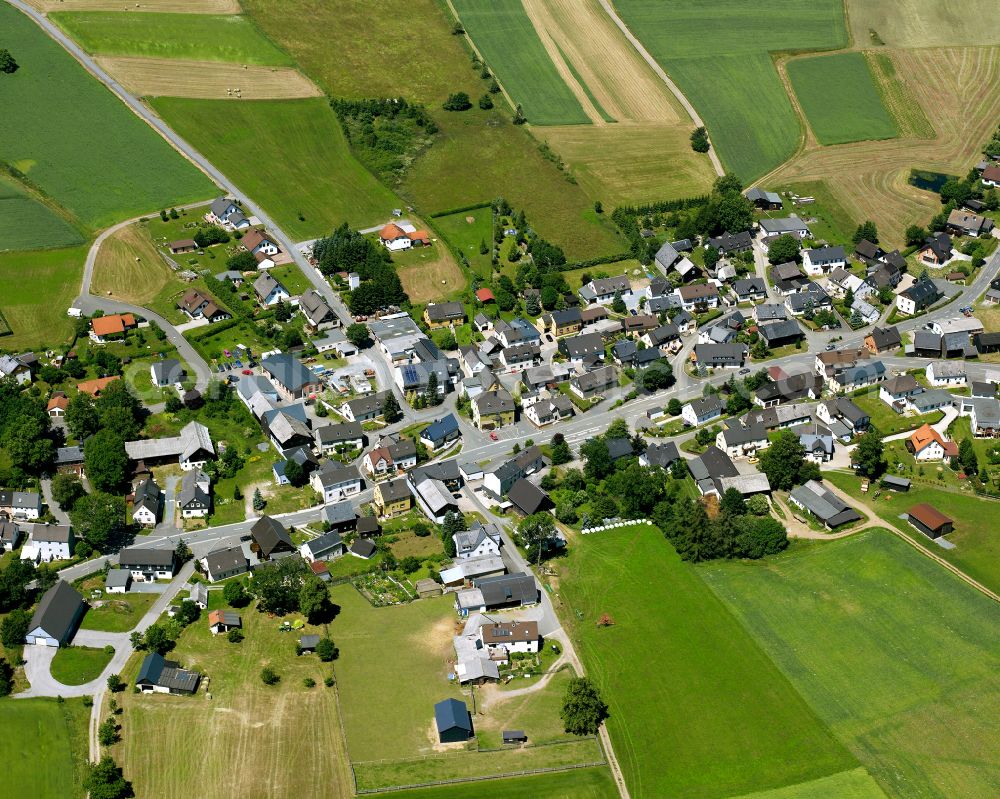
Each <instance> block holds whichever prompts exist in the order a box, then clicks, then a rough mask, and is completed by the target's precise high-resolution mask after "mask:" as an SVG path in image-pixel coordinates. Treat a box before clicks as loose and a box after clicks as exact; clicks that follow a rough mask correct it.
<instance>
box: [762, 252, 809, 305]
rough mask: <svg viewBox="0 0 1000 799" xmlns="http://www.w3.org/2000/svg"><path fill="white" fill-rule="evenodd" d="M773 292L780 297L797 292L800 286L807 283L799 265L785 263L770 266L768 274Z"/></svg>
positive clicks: (807, 279)
mask: <svg viewBox="0 0 1000 799" xmlns="http://www.w3.org/2000/svg"><path fill="white" fill-rule="evenodd" d="M768 274H769V275H770V277H771V283H773V284H774V290H775V291H776V292H778V294H780V295H781V296H782V297H787V296H788V295H790V294H794V293H795V292H797V291H798V290H799V289H800V288H802V286H804V285H805V284H806V283H808V282H809V278H807V277H806V276H805V275H804V274H802V270H801V269H799V265H798V264H797V263H795V262H794V261H786V262H785V263H782V264H776V265H775V266H772V267H771V269H770V271H769V273H768Z"/></svg>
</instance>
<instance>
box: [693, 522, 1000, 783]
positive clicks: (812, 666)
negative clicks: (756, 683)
mask: <svg viewBox="0 0 1000 799" xmlns="http://www.w3.org/2000/svg"><path fill="white" fill-rule="evenodd" d="M698 571H699V573H700V574H701V575H702V577H703V578H704V580H705V582H706V583H707V584H708V585H709V586H711V588H712V590H713V591H715V593H716V594H717V596H718V597H719V598H720V599H722V601H724V602H725V603H726V605H727V606H728V607H729V609H730V610H731V611H732V612H733V613H734V614H735V615H736V617H737V618H738V619H739V620H740V622H741V623H742V624H743V625H744V627H745V628H746V629H747V630H748V631H749V633H750V634H751V635H752V636H753V637H754V638H755V639H756V640H757V642H758V643H759V644H760V645H761V646H762V647H763V648H764V650H765V651H766V652H767V653H768V655H770V657H771V658H772V659H773V660H774V662H775V663H777V664H778V667H779V668H780V669H781V670H782V672H783V673H784V674H785V675H786V676H787V677H788V679H789V680H791V682H792V684H793V685H794V686H795V688H796V689H797V690H798V691H799V692H800V693H801V694H802V696H804V697H805V699H806V701H807V702H808V703H809V705H810V706H811V707H812V708H813V709H814V710H815V712H816V713H818V714H819V716H820V718H822V719H823V721H824V722H826V723H827V724H829V725H830V728H831V729H832V730H833V731H834V733H835V734H836V735H837V737H838V738H839V739H840V740H841V741H843V742H844V743H845V744H846V745H847V746H848V747H849V748H850V749H851V750H852V751H853V752H854V754H855V755H856V756H857V757H858V759H859V760H860V761H861V762H862V764H863V765H864V766H865V767H866V768H867V769H868V771H869V773H870V774H871V775H872V776H873V777H874V778H875V779H876V780H877V781H878V783H879V784H880V785H881V786H882V788H883V790H884V791H885V792H886V794H887V795H888V796H890V797H912V796H989V795H991V794H992V793H993V792H994V791H993V786H995V785H996V784H997V780H998V779H1000V771H998V766H997V764H998V763H1000V738H998V737H997V735H996V718H997V715H998V713H1000V668H998V667H1000V657H998V651H997V647H996V625H997V622H998V620H1000V619H998V609H997V606H996V604H995V603H994V601H993V600H992V599H989V598H987V597H986V596H984V595H983V594H981V593H979V592H978V591H976V590H974V589H973V588H971V587H970V586H968V585H966V584H965V583H963V582H961V581H960V580H959V579H958V578H957V577H955V576H954V575H952V574H950V573H948V572H947V571H945V570H944V569H942V568H941V566H940V565H938V564H937V563H935V562H934V561H932V560H930V559H929V558H926V557H924V556H923V555H921V554H920V553H919V552H918V551H916V550H915V549H913V548H912V547H911V546H909V545H908V544H906V543H905V542H904V541H901V540H899V538H897V537H896V536H894V535H892V534H891V533H889V532H888V531H885V530H880V529H873V530H867V531H865V532H863V533H859V534H857V535H854V536H851V537H849V538H844V539H841V540H838V541H834V542H827V543H823V544H819V545H813V546H808V547H803V548H796V549H795V550H792V551H790V552H788V553H787V554H784V555H779V556H778V557H776V558H773V559H770V560H768V561H766V562H763V563H760V562H757V563H749V562H744V563H740V562H735V561H733V562H728V563H713V564H709V565H707V566H705V567H702V568H700V569H699V570H698Z"/></svg>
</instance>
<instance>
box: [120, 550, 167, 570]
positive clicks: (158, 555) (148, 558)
mask: <svg viewBox="0 0 1000 799" xmlns="http://www.w3.org/2000/svg"><path fill="white" fill-rule="evenodd" d="M175 558H176V556H175V555H174V551H173V550H172V549H159V548H153V547H128V548H127V549H123V550H122V551H121V552H119V553H118V565H119V566H121V567H122V568H127V567H129V566H163V567H167V566H173V565H174V560H175Z"/></svg>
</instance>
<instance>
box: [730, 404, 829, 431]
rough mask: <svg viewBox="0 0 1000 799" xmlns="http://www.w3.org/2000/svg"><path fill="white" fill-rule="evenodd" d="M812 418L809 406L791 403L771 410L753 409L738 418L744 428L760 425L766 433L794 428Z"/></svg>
mask: <svg viewBox="0 0 1000 799" xmlns="http://www.w3.org/2000/svg"><path fill="white" fill-rule="evenodd" d="M811 418H812V414H811V413H810V409H809V405H807V404H806V403H804V402H793V403H789V404H788V405H776V406H774V407H772V408H763V409H760V410H757V409H754V410H751V411H747V412H746V413H745V414H743V416H742V417H740V422H742V423H743V426H744V427H753V426H755V425H760V426H761V427H763V428H764V429H765V430H767V431H768V432H771V431H772V430H783V429H785V428H788V427H796V426H798V425H800V424H805V423H806V422H809V421H810V419H811Z"/></svg>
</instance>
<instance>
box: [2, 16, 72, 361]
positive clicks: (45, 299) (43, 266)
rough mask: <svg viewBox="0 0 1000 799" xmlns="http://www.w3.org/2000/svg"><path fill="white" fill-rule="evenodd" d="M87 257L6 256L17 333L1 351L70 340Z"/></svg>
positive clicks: (6, 305)
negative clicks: (73, 309)
mask: <svg viewBox="0 0 1000 799" xmlns="http://www.w3.org/2000/svg"><path fill="white" fill-rule="evenodd" d="M3 8H7V6H6V5H5V6H3V7H0V14H2V13H3ZM0 135H2V134H0ZM86 255H87V248H86V247H70V248H68V249H64V250H42V251H35V252H11V253H0V284H2V285H3V287H4V288H3V291H2V292H0V312H2V313H3V315H4V317H5V318H6V320H7V323H8V324H9V325H10V327H11V330H13V335H10V336H4V337H3V338H0V346H2V347H3V348H4V349H9V350H26V349H40V350H45V349H46V348H47V347H50V346H53V345H57V344H62V343H64V342H67V341H68V340H69V338H70V337H71V336H72V334H73V320H72V319H71V318H70V317H69V316H67V315H66V309H67V308H69V307H70V306H71V305H72V304H73V300H75V299H76V296H77V294H79V293H80V278H81V276H82V274H83V262H84V259H85V258H86Z"/></svg>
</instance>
